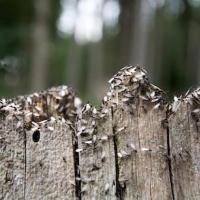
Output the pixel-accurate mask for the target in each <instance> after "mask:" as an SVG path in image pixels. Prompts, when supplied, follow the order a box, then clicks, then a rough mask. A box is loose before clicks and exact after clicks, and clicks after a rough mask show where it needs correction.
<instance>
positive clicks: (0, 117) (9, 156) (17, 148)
mask: <svg viewBox="0 0 200 200" xmlns="http://www.w3.org/2000/svg"><path fill="white" fill-rule="evenodd" d="M24 191H25V135H24V130H23V116H21V115H18V116H15V115H12V114H9V112H8V111H2V112H1V113H0V199H5V200H10V199H24Z"/></svg>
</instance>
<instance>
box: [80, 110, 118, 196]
mask: <svg viewBox="0 0 200 200" xmlns="http://www.w3.org/2000/svg"><path fill="white" fill-rule="evenodd" d="M92 110H93V109H92V108H91V109H90V110H89V111H87V112H86V113H84V115H83V117H82V119H80V122H82V125H81V126H80V127H85V128H84V129H83V130H82V132H81V133H80V135H79V137H78V139H79V147H78V148H79V149H80V150H81V151H80V153H79V155H80V157H79V159H80V175H81V192H82V195H81V199H85V200H87V199H91V200H101V199H102V200H103V199H105V200H115V199H116V195H115V193H116V182H115V180H116V169H115V153H114V143H113V132H112V116H111V110H107V113H106V114H104V115H103V114H102V113H97V114H94V113H92ZM101 115H103V116H101ZM84 122H87V124H84Z"/></svg>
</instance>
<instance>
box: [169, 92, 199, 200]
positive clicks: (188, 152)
mask: <svg viewBox="0 0 200 200" xmlns="http://www.w3.org/2000/svg"><path fill="white" fill-rule="evenodd" d="M199 105H200V104H199V90H197V91H194V92H193V93H192V94H190V95H188V96H186V97H185V98H180V99H179V100H178V99H175V101H174V102H173V104H172V106H171V109H170V111H171V112H172V114H171V115H170V117H169V135H170V138H169V139H170V149H171V150H170V151H171V164H172V169H171V170H172V171H171V175H172V178H173V180H172V181H173V182H172V184H173V187H174V198H175V199H183V200H186V199H187V200H197V199H200V135H199V118H200V107H199Z"/></svg>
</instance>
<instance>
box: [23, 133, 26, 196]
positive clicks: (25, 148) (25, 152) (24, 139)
mask: <svg viewBox="0 0 200 200" xmlns="http://www.w3.org/2000/svg"><path fill="white" fill-rule="evenodd" d="M23 133H24V199H26V170H27V163H26V131H25V130H23Z"/></svg>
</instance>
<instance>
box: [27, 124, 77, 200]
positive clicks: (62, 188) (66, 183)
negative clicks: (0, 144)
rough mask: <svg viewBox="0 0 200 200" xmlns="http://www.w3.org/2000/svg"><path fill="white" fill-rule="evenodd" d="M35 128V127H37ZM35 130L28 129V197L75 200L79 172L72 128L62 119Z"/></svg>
mask: <svg viewBox="0 0 200 200" xmlns="http://www.w3.org/2000/svg"><path fill="white" fill-rule="evenodd" d="M34 131H35V130H34ZM34 131H33V130H31V131H27V132H26V141H27V142H26V193H25V199H52V200H53V199H63V200H64V199H75V172H74V156H73V144H72V141H73V140H72V131H71V130H70V128H69V126H67V125H66V124H65V123H62V122H61V121H59V120H58V121H57V120H53V121H51V122H48V123H45V125H44V126H42V127H39V129H38V131H39V132H38V133H40V139H39V141H38V142H34V141H33V134H34Z"/></svg>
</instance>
